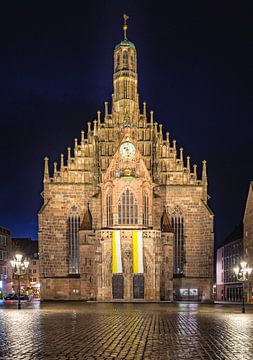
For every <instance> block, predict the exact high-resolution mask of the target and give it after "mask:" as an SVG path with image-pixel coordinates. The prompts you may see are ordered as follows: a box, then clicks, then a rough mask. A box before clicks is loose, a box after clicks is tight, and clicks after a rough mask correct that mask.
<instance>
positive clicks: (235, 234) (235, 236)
mask: <svg viewBox="0 0 253 360" xmlns="http://www.w3.org/2000/svg"><path fill="white" fill-rule="evenodd" d="M242 238H243V223H240V224H239V225H237V226H236V227H235V228H234V230H233V231H232V232H231V233H230V234H229V235H228V237H227V238H226V239H225V241H224V242H223V244H222V245H226V244H229V243H231V242H233V241H235V240H240V239H242Z"/></svg>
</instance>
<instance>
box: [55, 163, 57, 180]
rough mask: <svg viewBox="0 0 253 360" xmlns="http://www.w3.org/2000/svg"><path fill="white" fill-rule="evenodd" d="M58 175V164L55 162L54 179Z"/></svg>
mask: <svg viewBox="0 0 253 360" xmlns="http://www.w3.org/2000/svg"><path fill="white" fill-rule="evenodd" d="M56 175H57V162H56V161H55V162H54V177H55V178H56Z"/></svg>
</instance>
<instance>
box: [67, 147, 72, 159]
mask: <svg viewBox="0 0 253 360" xmlns="http://www.w3.org/2000/svg"><path fill="white" fill-rule="evenodd" d="M70 159H71V147H68V161H70Z"/></svg>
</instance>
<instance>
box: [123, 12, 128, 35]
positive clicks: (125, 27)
mask: <svg viewBox="0 0 253 360" xmlns="http://www.w3.org/2000/svg"><path fill="white" fill-rule="evenodd" d="M123 19H124V25H123V31H124V41H127V28H128V26H127V20H128V19H129V16H127V15H126V14H124V15H123Z"/></svg>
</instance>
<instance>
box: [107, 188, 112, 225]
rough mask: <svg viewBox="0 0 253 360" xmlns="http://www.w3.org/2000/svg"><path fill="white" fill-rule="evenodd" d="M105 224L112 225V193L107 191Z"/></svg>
mask: <svg viewBox="0 0 253 360" xmlns="http://www.w3.org/2000/svg"><path fill="white" fill-rule="evenodd" d="M106 224H107V226H111V225H113V215H112V194H111V193H110V192H109V191H108V192H107V194H106Z"/></svg>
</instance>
